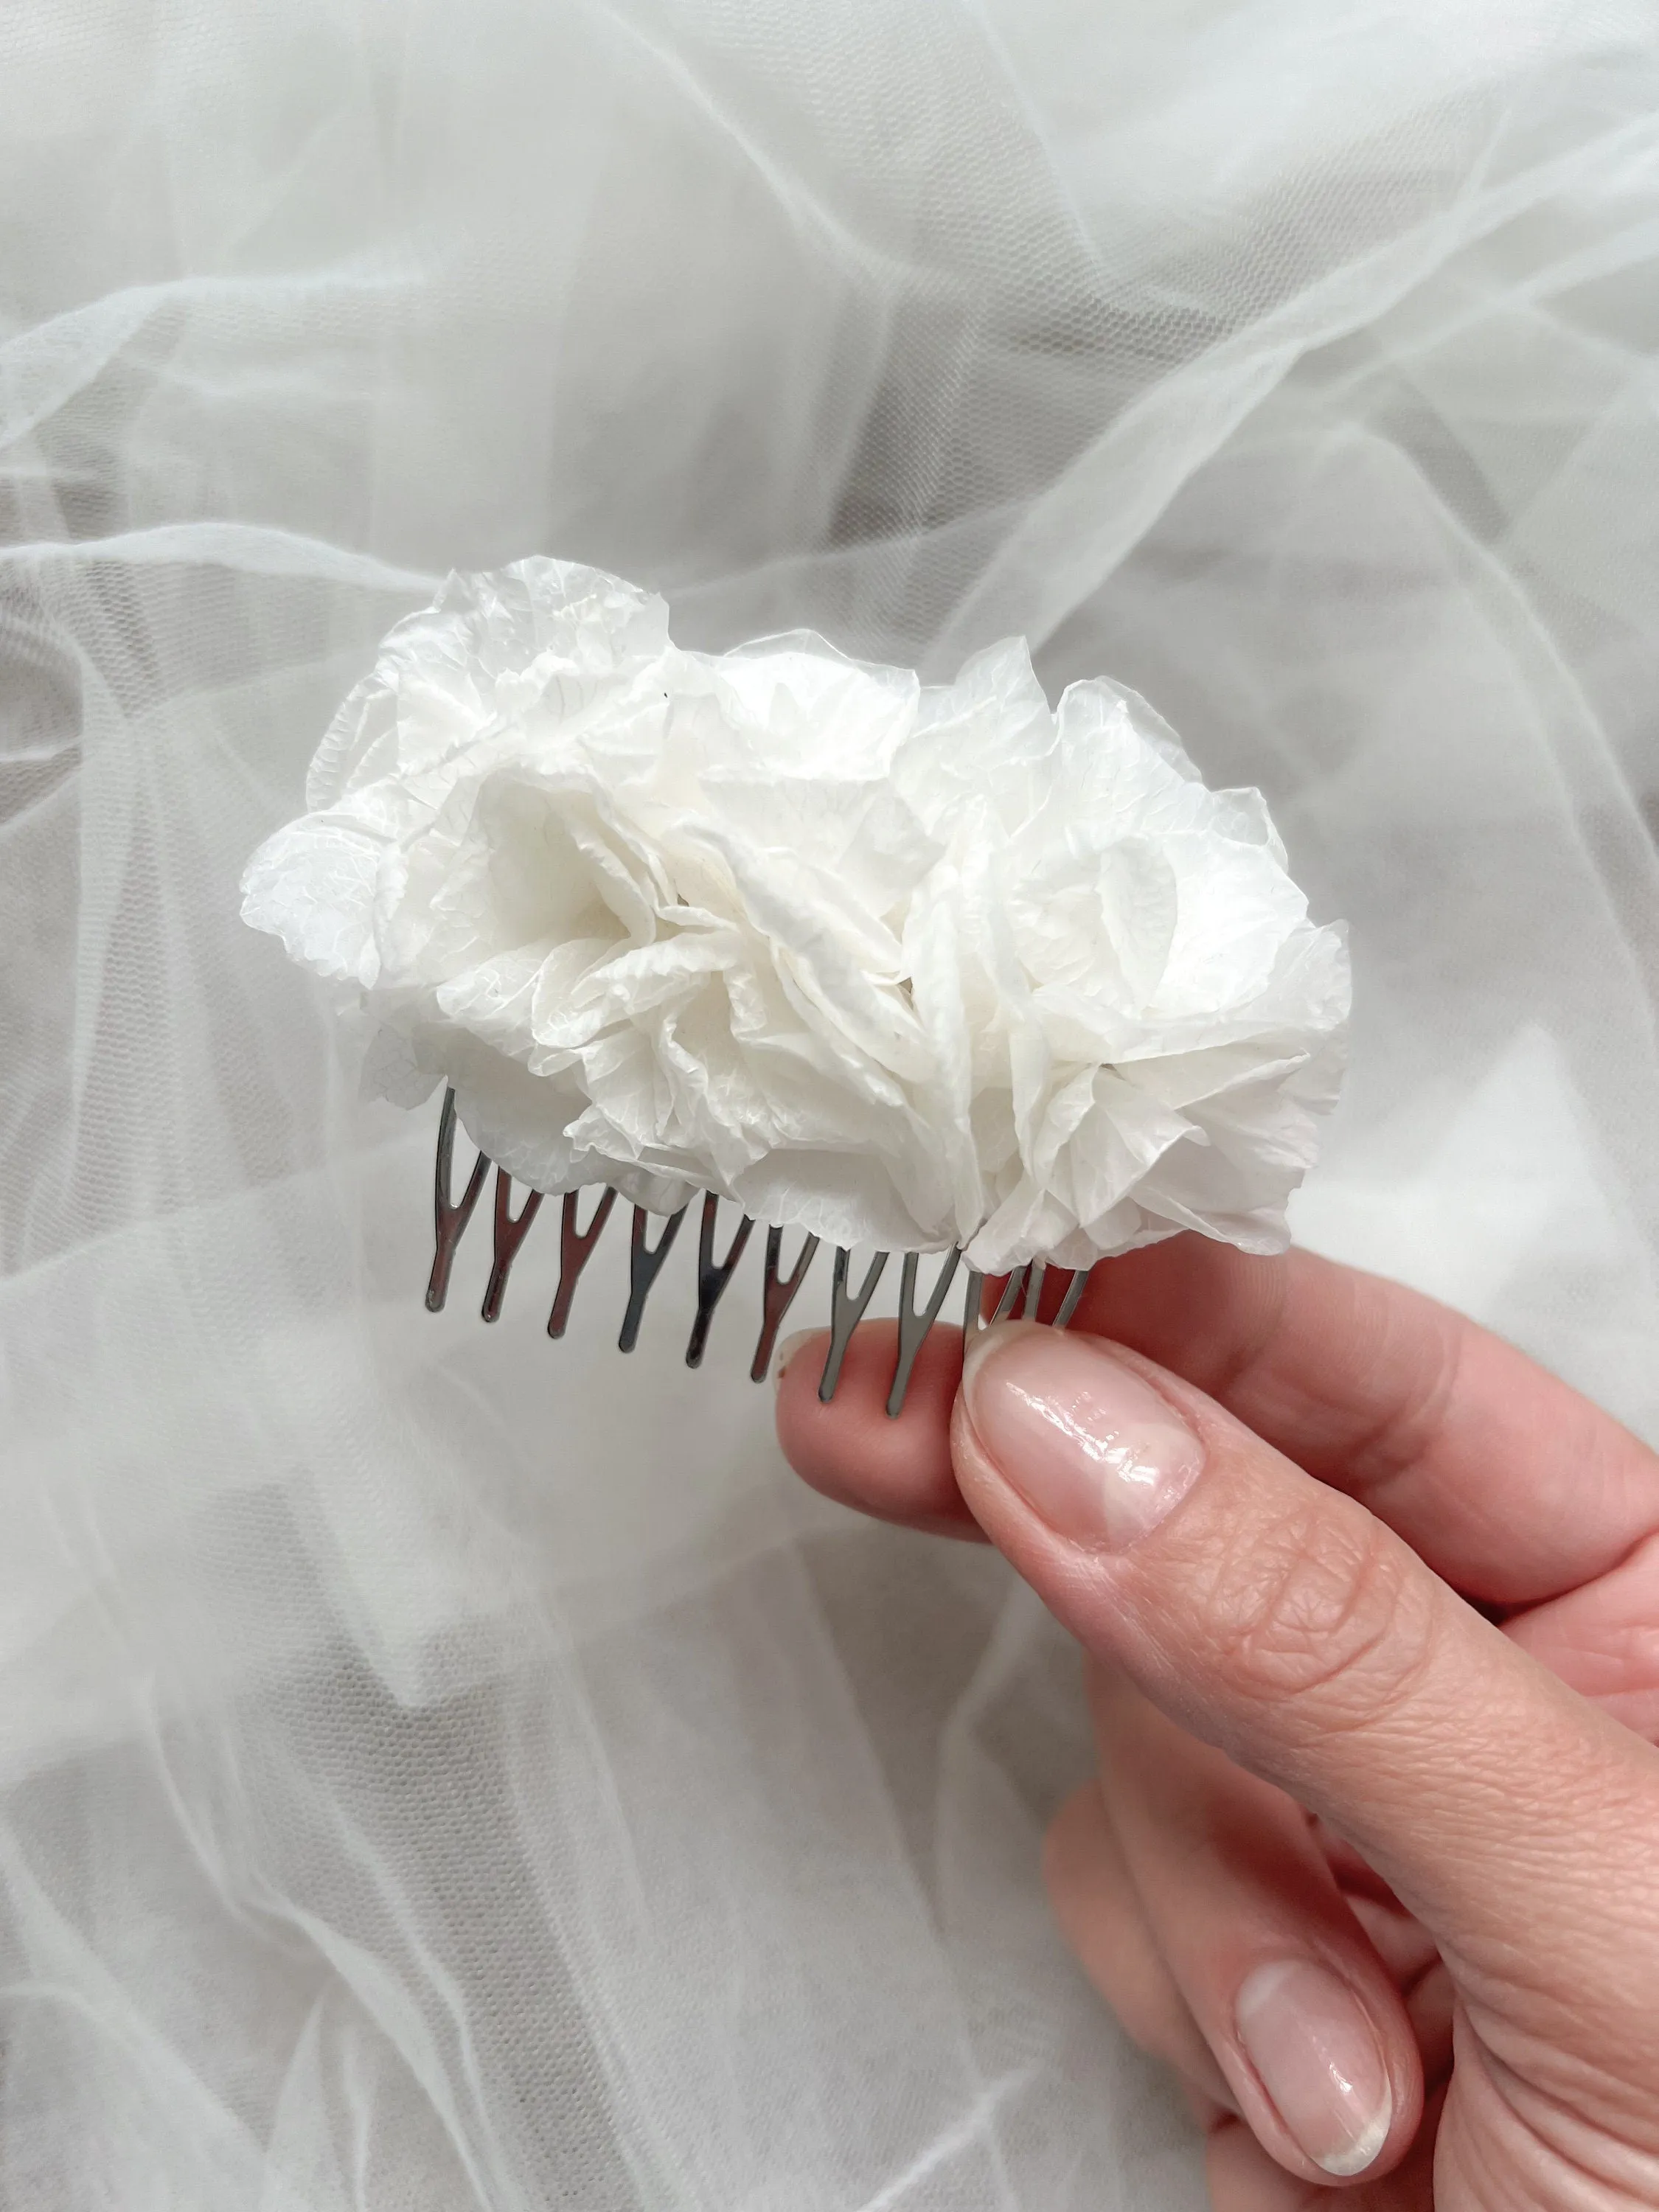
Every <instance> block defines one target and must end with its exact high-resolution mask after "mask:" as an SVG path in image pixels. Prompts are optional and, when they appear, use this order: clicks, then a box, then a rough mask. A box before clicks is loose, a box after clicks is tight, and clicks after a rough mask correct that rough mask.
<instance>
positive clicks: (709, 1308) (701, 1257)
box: [685, 1190, 754, 1367]
mask: <svg viewBox="0 0 1659 2212" xmlns="http://www.w3.org/2000/svg"><path fill="white" fill-rule="evenodd" d="M719 1212H720V1200H719V1199H718V1198H716V1197H715V1195H714V1192H713V1191H712V1190H710V1191H705V1192H704V1194H703V1200H702V1234H701V1236H700V1237H699V1239H698V1243H697V1318H696V1321H694V1322H692V1324H691V1341H690V1344H688V1345H687V1346H686V1347H685V1364H686V1365H687V1366H688V1367H701V1366H702V1355H703V1352H704V1349H705V1347H706V1346H707V1345H708V1327H709V1323H710V1322H712V1321H713V1320H714V1308H715V1307H716V1306H717V1305H718V1304H720V1296H721V1293H722V1292H723V1291H724V1290H725V1288H726V1285H727V1284H728V1283H729V1282H730V1281H731V1279H732V1274H733V1273H734V1272H735V1271H736V1268H737V1264H738V1261H739V1260H741V1259H742V1257H743V1248H744V1245H745V1244H746V1243H748V1242H749V1232H750V1230H751V1229H752V1228H753V1227H754V1223H753V1222H752V1221H751V1220H750V1218H749V1216H748V1215H747V1214H746V1213H745V1214H744V1217H743V1219H742V1221H741V1222H739V1224H738V1228H737V1231H736V1234H735V1235H734V1236H733V1237H732V1243H731V1245H730V1247H729V1248H728V1249H727V1251H726V1257H725V1258H724V1259H723V1260H721V1261H718V1262H717V1261H715V1258H714V1223H715V1218H716V1216H717V1215H718V1214H719Z"/></svg>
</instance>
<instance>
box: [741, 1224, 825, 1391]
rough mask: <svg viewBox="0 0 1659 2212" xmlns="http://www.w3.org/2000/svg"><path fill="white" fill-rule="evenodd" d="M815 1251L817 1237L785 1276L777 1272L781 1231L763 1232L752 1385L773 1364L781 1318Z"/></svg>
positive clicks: (763, 1377)
mask: <svg viewBox="0 0 1659 2212" xmlns="http://www.w3.org/2000/svg"><path fill="white" fill-rule="evenodd" d="M817 1249H818V1240H817V1237H807V1239H806V1240H805V1243H803V1244H802V1246H801V1248H800V1253H799V1257H798V1258H797V1259H796V1261H795V1265H794V1270H793V1273H790V1274H787V1275H784V1274H781V1273H779V1271H778V1261H779V1258H780V1256H781V1254H782V1251H783V1231H782V1230H781V1229H769V1230H768V1231H767V1232H766V1276H765V1279H764V1282H763V1285H762V1289H761V1333H760V1340H759V1342H758V1343H757V1345H756V1346H755V1357H754V1360H753V1362H752V1364H750V1370H749V1379H750V1382H751V1383H763V1382H764V1381H765V1380H766V1370H767V1369H768V1368H769V1366H770V1365H771V1364H772V1354H773V1352H775V1350H776V1348H777V1341H778V1331H779V1330H780V1329H781V1328H782V1326H783V1317H784V1316H785V1314H787V1312H788V1310H789V1309H790V1307H791V1306H792V1305H793V1304H794V1299H795V1293H796V1291H799V1288H800V1286H801V1285H802V1284H803V1283H804V1282H805V1279H806V1270H807V1269H808V1268H809V1267H811V1264H812V1255H813V1254H814V1253H815V1252H816V1251H817Z"/></svg>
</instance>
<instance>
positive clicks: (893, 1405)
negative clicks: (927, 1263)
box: [887, 1244, 962, 1419]
mask: <svg viewBox="0 0 1659 2212" xmlns="http://www.w3.org/2000/svg"><path fill="white" fill-rule="evenodd" d="M961 1257H962V1252H961V1249H960V1248H959V1247H958V1246H957V1245H954V1244H953V1245H952V1246H951V1249H950V1252H949V1254H948V1255H947V1256H946V1259H945V1265H944V1266H943V1267H941V1268H940V1269H939V1278H938V1280H937V1281H936V1282H935V1283H934V1285H933V1294H932V1296H931V1297H929V1298H928V1301H927V1305H926V1306H925V1307H924V1308H923V1309H922V1310H921V1312H918V1311H917V1310H916V1268H917V1266H918V1264H919V1261H920V1255H919V1254H917V1253H915V1252H907V1253H906V1254H905V1255H904V1272H903V1274H902V1278H901V1281H900V1288H899V1337H898V1365H897V1366H896V1368H895V1369H894V1370H893V1387H892V1389H890V1391H889V1392H888V1393H887V1413H888V1418H889V1419H893V1418H894V1417H895V1416H896V1414H898V1413H900V1412H901V1411H902V1408H903V1406H904V1394H905V1392H906V1391H907V1390H908V1389H909V1387H910V1370H911V1369H912V1368H913V1367H914V1366H915V1364H916V1354H917V1353H918V1352H920V1351H921V1347H922V1346H923V1345H924V1344H925V1343H926V1342H927V1332H928V1330H929V1329H930V1328H932V1327H933V1323H934V1322H936V1321H937V1320H938V1319H939V1308H940V1307H941V1306H942V1305H943V1304H945V1292H946V1291H948V1290H949V1289H950V1287H951V1277H952V1276H953V1275H954V1274H955V1273H956V1272H957V1261H959V1260H960V1259H961Z"/></svg>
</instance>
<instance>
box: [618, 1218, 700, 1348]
mask: <svg viewBox="0 0 1659 2212" xmlns="http://www.w3.org/2000/svg"><path fill="white" fill-rule="evenodd" d="M649 1218H650V1217H649V1215H648V1214H647V1212H646V1210H645V1208H644V1207H643V1206H635V1208H634V1242H633V1244H632V1246H631V1247H630V1249H629V1263H628V1272H629V1291H628V1311H627V1312H626V1313H625V1314H624V1315H623V1325H622V1334H621V1335H620V1336H619V1337H618V1338H617V1351H618V1352H631V1351H632V1350H633V1349H634V1346H635V1345H636V1344H637V1343H638V1342H639V1340H640V1323H641V1322H642V1321H643V1320H644V1319H645V1302H646V1300H647V1298H648V1297H650V1295H651V1286H652V1285H653V1283H654V1282H655V1281H656V1279H657V1278H658V1276H659V1274H661V1273H662V1263H663V1261H665V1259H666V1258H667V1257H668V1248H669V1247H670V1245H671V1244H672V1243H673V1242H674V1239H675V1238H676V1237H678V1235H679V1233H680V1224H681V1222H682V1221H684V1218H685V1208H684V1206H681V1208H680V1210H679V1212H678V1213H671V1214H670V1215H669V1217H668V1219H667V1220H666V1222H665V1224H664V1225H663V1232H662V1235H661V1236H660V1237H658V1239H657V1241H656V1243H655V1244H647V1243H646V1241H645V1225H646V1223H647V1220H648V1219H649Z"/></svg>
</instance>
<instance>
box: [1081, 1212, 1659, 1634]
mask: <svg viewBox="0 0 1659 2212" xmlns="http://www.w3.org/2000/svg"><path fill="white" fill-rule="evenodd" d="M1079 1324H1081V1325H1082V1326H1083V1327H1084V1328H1088V1329H1090V1330H1091V1331H1093V1332H1095V1333H1096V1334H1100V1335H1103V1336H1108V1337H1110V1338H1112V1339H1113V1340H1115V1341H1116V1342H1118V1343H1120V1344H1125V1345H1127V1346H1130V1347H1131V1349H1133V1350H1134V1351H1137V1352H1144V1353H1145V1354H1146V1357H1147V1358H1151V1359H1155V1360H1157V1361H1158V1363H1159V1364H1160V1365H1162V1366H1165V1367H1168V1368H1170V1370H1172V1372H1174V1373H1176V1374H1177V1375H1180V1376H1182V1377H1184V1379H1185V1380H1186V1381H1188V1382H1189V1383H1195V1384H1196V1385H1197V1387H1198V1388H1199V1389H1201V1390H1204V1391H1206V1392H1207V1393H1208V1395H1210V1396H1212V1397H1213V1398H1216V1399H1218V1400H1219V1401H1220V1402H1221V1403H1222V1404H1223V1405H1224V1406H1225V1407H1226V1408H1227V1410H1228V1411H1229V1412H1230V1413H1233V1414H1234V1415H1236V1416H1237V1419H1239V1420H1241V1421H1243V1423H1244V1424H1245V1425H1246V1426H1247V1427H1249V1428H1251V1429H1254V1430H1255V1432H1256V1434H1257V1435H1258V1436H1260V1437H1264V1438H1265V1439H1266V1441H1267V1443H1271V1444H1273V1445H1274V1446H1275V1447H1276V1448H1277V1449H1279V1451H1281V1452H1283V1453H1284V1454H1285V1456H1286V1458H1288V1459H1293V1460H1295V1461H1296V1462H1297V1465H1298V1466H1300V1467H1302V1468H1304V1469H1305V1470H1306V1471H1307V1473H1308V1474H1312V1475H1316V1476H1317V1477H1318V1479H1319V1480H1321V1481H1322V1482H1327V1483H1329V1484H1330V1485H1331V1486H1332V1487H1333V1488H1334V1489H1338V1490H1345V1491H1346V1492H1348V1493H1349V1494H1350V1495H1351V1496H1352V1497H1355V1498H1358V1499H1359V1500H1360V1502H1361V1503H1362V1504H1364V1505H1365V1506H1366V1507H1367V1508H1368V1509H1369V1510H1370V1511H1371V1512H1373V1513H1375V1514H1376V1516H1377V1517H1378V1518H1379V1519H1380V1520H1383V1521H1386V1522H1388V1523H1389V1526H1390V1527H1391V1528H1394V1529H1395V1531H1396V1532H1397V1533H1398V1534H1400V1535H1401V1536H1403V1537H1404V1538H1405V1539H1406V1541H1407V1543H1409V1544H1410V1545H1411V1546H1412V1547H1413V1550H1414V1551H1416V1552H1417V1553H1419V1555H1420V1556H1421V1557H1422V1558H1423V1559H1425V1560H1427V1562H1428V1564H1429V1565H1431V1567H1433V1568H1434V1569H1435V1571H1436V1572H1437V1573H1438V1574H1439V1575H1441V1576H1442V1577H1443V1578H1444V1579H1445V1580H1446V1581H1448V1582H1449V1583H1452V1584H1453V1585H1454V1587H1455V1588H1456V1589H1460V1590H1462V1592H1463V1593H1464V1594H1465V1595H1467V1596H1469V1597H1472V1598H1475V1599H1477V1600H1480V1601H1486V1602H1487V1603H1491V1604H1495V1605H1499V1606H1517V1605H1529V1604H1534V1603H1535V1602H1537V1601H1538V1600H1540V1599H1541V1598H1546V1597H1552V1596H1554V1595H1558V1594H1559V1592H1561V1591H1563V1590H1566V1589H1576V1588H1577V1586H1578V1585H1579V1584H1580V1583H1584V1582H1588V1581H1589V1580H1591V1579H1592V1578H1593V1577H1596V1576H1599V1575H1602V1574H1605V1573H1606V1572H1607V1570H1608V1569H1609V1568H1611V1567H1613V1566H1616V1565H1618V1563H1619V1562H1620V1560H1621V1559H1624V1558H1625V1556H1626V1553H1629V1552H1630V1551H1631V1550H1632V1548H1633V1547H1635V1546H1636V1545H1637V1544H1638V1543H1640V1542H1641V1541H1643V1539H1644V1538H1645V1537H1647V1536H1648V1535H1650V1534H1652V1533H1653V1532H1654V1530H1655V1529H1656V1528H1659V1456H1656V1455H1655V1454H1654V1453H1653V1452H1651V1451H1650V1449H1648V1447H1647V1446H1646V1445H1645V1444H1644V1443H1642V1442H1641V1441H1640V1439H1639V1438H1638V1437H1635V1436H1632V1433H1631V1431H1629V1430H1628V1429H1626V1428H1625V1427H1623V1426H1622V1425H1620V1423H1619V1422H1618V1421H1615V1420H1614V1419H1613V1417H1612V1415H1611V1414H1608V1413H1603V1412H1602V1411H1601V1408H1600V1407H1595V1406H1593V1405H1591V1404H1590V1402H1589V1400H1588V1399H1585V1398H1583V1397H1581V1396H1580V1395H1578V1393H1577V1391H1576V1390H1573V1389H1570V1388H1569V1387H1568V1385H1567V1384H1566V1383H1563V1382H1562V1381H1561V1380H1560V1379H1559V1377H1558V1376H1553V1375H1551V1374H1549V1373H1548V1372H1547V1370H1545V1369H1543V1368H1541V1367H1540V1366H1538V1365H1537V1364H1535V1363H1534V1361H1532V1360H1530V1359H1528V1358H1527V1356H1526V1355H1525V1353H1524V1352H1519V1351H1517V1350H1516V1347H1515V1346H1513V1345H1511V1344H1506V1343H1505V1342H1504V1340H1503V1339H1502V1338H1501V1337H1497V1336H1494V1335H1492V1334H1491V1333H1490V1331H1488V1330H1486V1329H1484V1328H1480V1327H1478V1326H1477V1325H1476V1324H1475V1323H1474V1322H1471V1321H1469V1320H1468V1319H1466V1318H1465V1316H1462V1314H1458V1313H1454V1312H1453V1311H1452V1310H1451V1309H1450V1308H1449V1307H1447V1306H1443V1305H1441V1304H1438V1303H1437V1301H1436V1300H1435V1299H1433V1298H1430V1297H1424V1296H1423V1295H1422V1293H1421V1292H1419V1291H1411V1290H1407V1289H1406V1288H1405V1286H1404V1285H1401V1284H1399V1283H1391V1282H1388V1281H1385V1280H1384V1279H1383V1278H1382V1277H1381V1276H1377V1275H1368V1274H1365V1273H1362V1272H1361V1271H1360V1270H1359V1269H1358V1268H1355V1267H1342V1266H1340V1265H1339V1264H1338V1263H1337V1262H1336V1261H1332V1260H1324V1259H1321V1258H1319V1257H1318V1256H1317V1255H1315V1254H1313V1253H1311V1252H1303V1251H1291V1252H1287V1253H1285V1255H1283V1256H1282V1257H1280V1258H1278V1259H1258V1258H1253V1257H1252V1256H1250V1255H1249V1254H1246V1253H1243V1252H1239V1251H1237V1250H1236V1249H1234V1248H1233V1247H1232V1246H1231V1245H1225V1244H1218V1243H1211V1242H1210V1241H1209V1240H1207V1239H1206V1238H1203V1237H1192V1236H1183V1237H1172V1238H1171V1239H1170V1241H1169V1242H1168V1243H1164V1244H1156V1245H1152V1246H1150V1247H1148V1248H1147V1249H1146V1250H1145V1251H1141V1252H1136V1253H1131V1254H1129V1255H1127V1256H1126V1257H1125V1258H1123V1259H1121V1260H1115V1261H1108V1262H1107V1263H1106V1264H1105V1265H1104V1266H1102V1267H1097V1268H1096V1270H1095V1273H1094V1275H1093V1277H1092V1278H1091V1281H1090V1284H1089V1287H1088V1289H1087V1290H1086V1291H1085V1293H1084V1297H1083V1302H1082V1304H1081V1306H1080V1307H1079V1312H1078V1317H1077V1322H1076V1323H1074V1324H1073V1326H1077V1325H1079Z"/></svg>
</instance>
